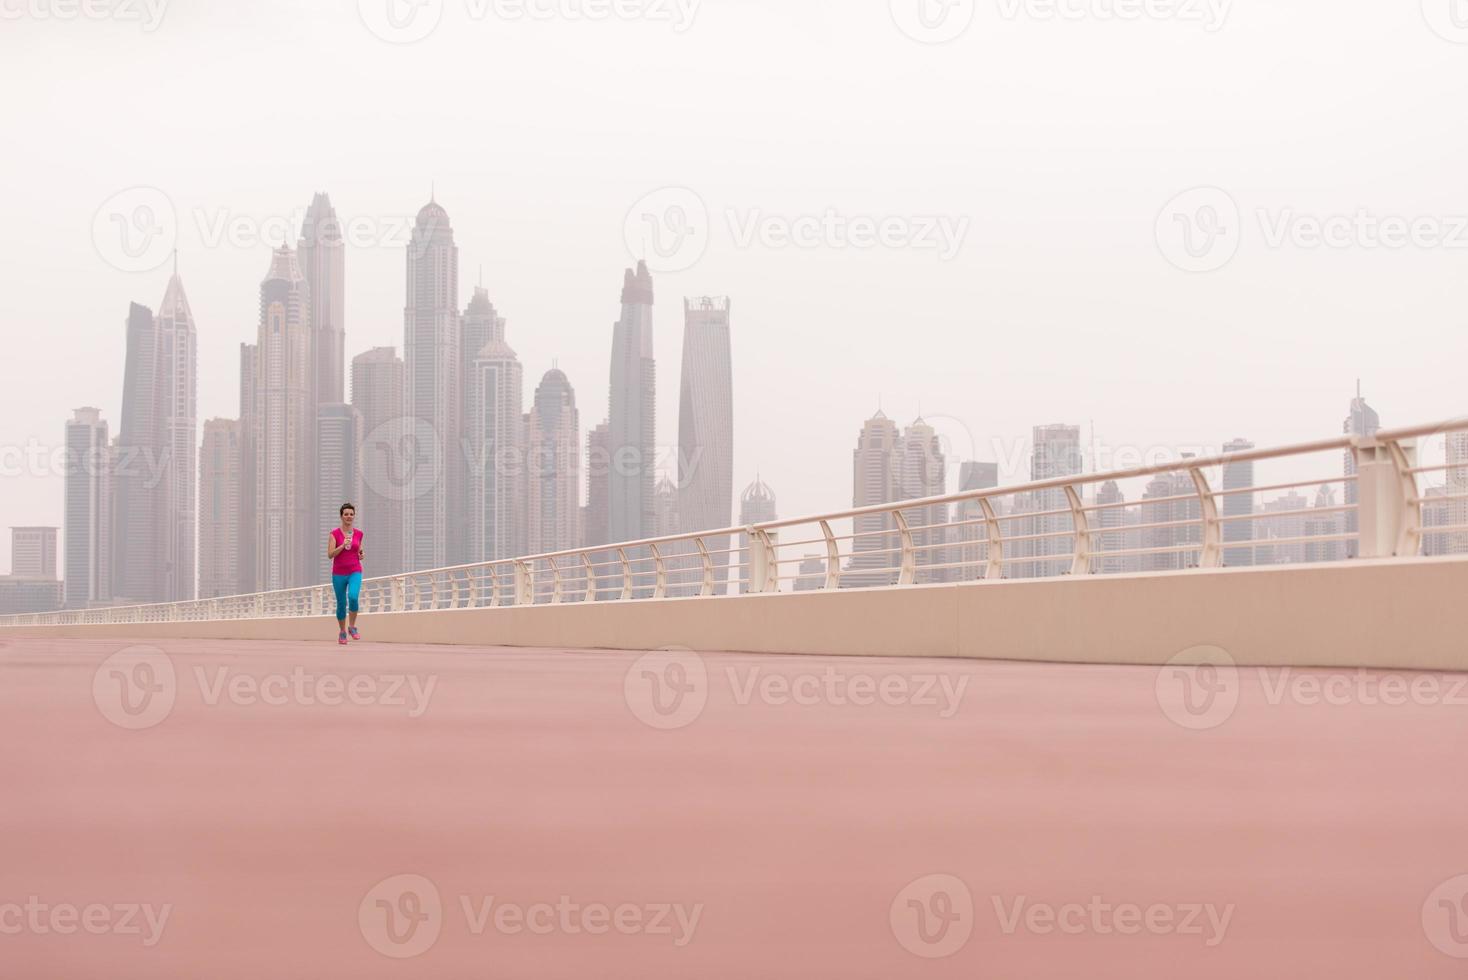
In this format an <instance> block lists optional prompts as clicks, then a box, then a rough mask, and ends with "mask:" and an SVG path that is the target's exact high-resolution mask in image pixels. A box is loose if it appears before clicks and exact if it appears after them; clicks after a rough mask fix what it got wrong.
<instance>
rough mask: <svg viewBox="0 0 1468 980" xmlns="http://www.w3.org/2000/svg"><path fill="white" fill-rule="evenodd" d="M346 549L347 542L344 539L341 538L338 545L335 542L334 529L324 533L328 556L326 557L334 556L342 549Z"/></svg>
mask: <svg viewBox="0 0 1468 980" xmlns="http://www.w3.org/2000/svg"><path fill="white" fill-rule="evenodd" d="M346 550H347V543H346V541H345V540H343V541H342V543H341V544H340V545H338V544H337V543H336V532H335V531H331V532H329V533H328V534H327V535H326V557H328V558H335V557H336V556H337V555H339V554H341V553H342V552H343V551H346Z"/></svg>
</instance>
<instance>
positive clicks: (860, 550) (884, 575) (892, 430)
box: [841, 410, 902, 588]
mask: <svg viewBox="0 0 1468 980" xmlns="http://www.w3.org/2000/svg"><path fill="white" fill-rule="evenodd" d="M898 441H899V437H898V434H897V425H896V423H894V422H893V421H892V420H891V419H889V418H887V416H886V415H885V414H883V413H882V412H881V410H878V411H877V414H876V415H874V416H872V417H871V418H870V419H868V420H867V421H866V423H865V424H864V425H862V428H861V434H860V435H859V436H858V437H857V442H856V449H855V451H853V452H852V454H851V468H852V478H851V484H852V489H851V505H852V507H858V508H859V507H869V506H872V505H873V504H885V503H890V502H892V501H894V500H897V499H899V493H900V486H899V483H900V480H901V476H902V473H901V462H900V460H899V457H898V455H897V448H898ZM852 534H853V535H854V537H853V540H852V542H851V557H850V559H849V560H848V561H847V564H846V573H845V574H843V575H842V577H841V585H842V587H843V588H846V587H850V588H857V587H862V586H870V585H891V584H892V583H894V582H896V581H897V574H896V571H895V570H896V568H897V566H898V561H899V557H898V554H897V552H896V551H895V550H894V549H897V548H899V547H900V545H901V541H900V540H899V538H898V536H897V523H896V522H895V521H894V520H893V519H892V516H891V515H890V514H865V515H862V516H860V517H855V518H853V519H852Z"/></svg>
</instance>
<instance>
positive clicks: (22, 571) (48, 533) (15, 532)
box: [10, 527, 60, 579]
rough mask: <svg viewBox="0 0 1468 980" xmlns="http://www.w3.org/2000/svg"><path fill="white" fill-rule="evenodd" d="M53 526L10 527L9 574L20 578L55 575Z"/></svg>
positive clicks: (54, 536)
mask: <svg viewBox="0 0 1468 980" xmlns="http://www.w3.org/2000/svg"><path fill="white" fill-rule="evenodd" d="M59 530H60V528H55V527H13V528H11V529H10V574H11V575H16V576H20V577H21V578H49V579H54V578H56V577H57V575H56V532H57V531H59Z"/></svg>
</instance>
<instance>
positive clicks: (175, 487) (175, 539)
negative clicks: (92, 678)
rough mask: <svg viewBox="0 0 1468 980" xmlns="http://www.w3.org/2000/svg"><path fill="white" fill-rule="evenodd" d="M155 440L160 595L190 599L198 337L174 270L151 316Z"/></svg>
mask: <svg viewBox="0 0 1468 980" xmlns="http://www.w3.org/2000/svg"><path fill="white" fill-rule="evenodd" d="M155 322H156V325H157V337H158V396H159V400H160V403H161V404H160V418H159V421H160V424H161V425H162V431H161V433H160V440H159V441H160V443H161V445H162V447H163V457H162V459H161V461H160V462H161V464H162V474H161V476H162V480H161V483H160V486H159V491H160V492H159V494H158V506H159V507H160V508H161V512H160V513H159V515H158V528H159V531H160V533H161V536H162V540H161V541H160V542H159V550H160V552H161V556H162V559H163V562H162V565H161V567H160V569H159V571H160V572H161V575H162V582H161V583H160V589H161V594H162V596H163V598H164V600H165V601H169V602H181V601H186V600H189V599H192V598H194V596H195V594H196V593H195V589H196V585H197V583H196V581H195V568H194V536H195V534H196V532H197V528H198V519H197V514H196V512H195V507H196V506H197V505H198V496H197V489H196V486H197V484H196V481H197V479H198V474H199V463H198V438H199V409H198V402H199V340H198V335H197V333H196V332H195V329H194V314H193V312H192V311H190V309H189V299H188V297H187V296H186V295H184V288H183V281H182V280H180V279H179V277H178V270H177V269H175V270H174V273H173V275H172V277H170V278H169V280H168V288H167V290H165V292H164V294H163V303H162V304H161V305H160V306H159V308H158V316H157V319H156V321H155Z"/></svg>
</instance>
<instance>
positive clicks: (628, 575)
mask: <svg viewBox="0 0 1468 980" xmlns="http://www.w3.org/2000/svg"><path fill="white" fill-rule="evenodd" d="M617 558H618V560H620V561H621V562H622V598H623V599H624V600H625V599H630V598H632V563H631V562H629V561H628V560H627V549H626V548H618V549H617Z"/></svg>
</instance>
